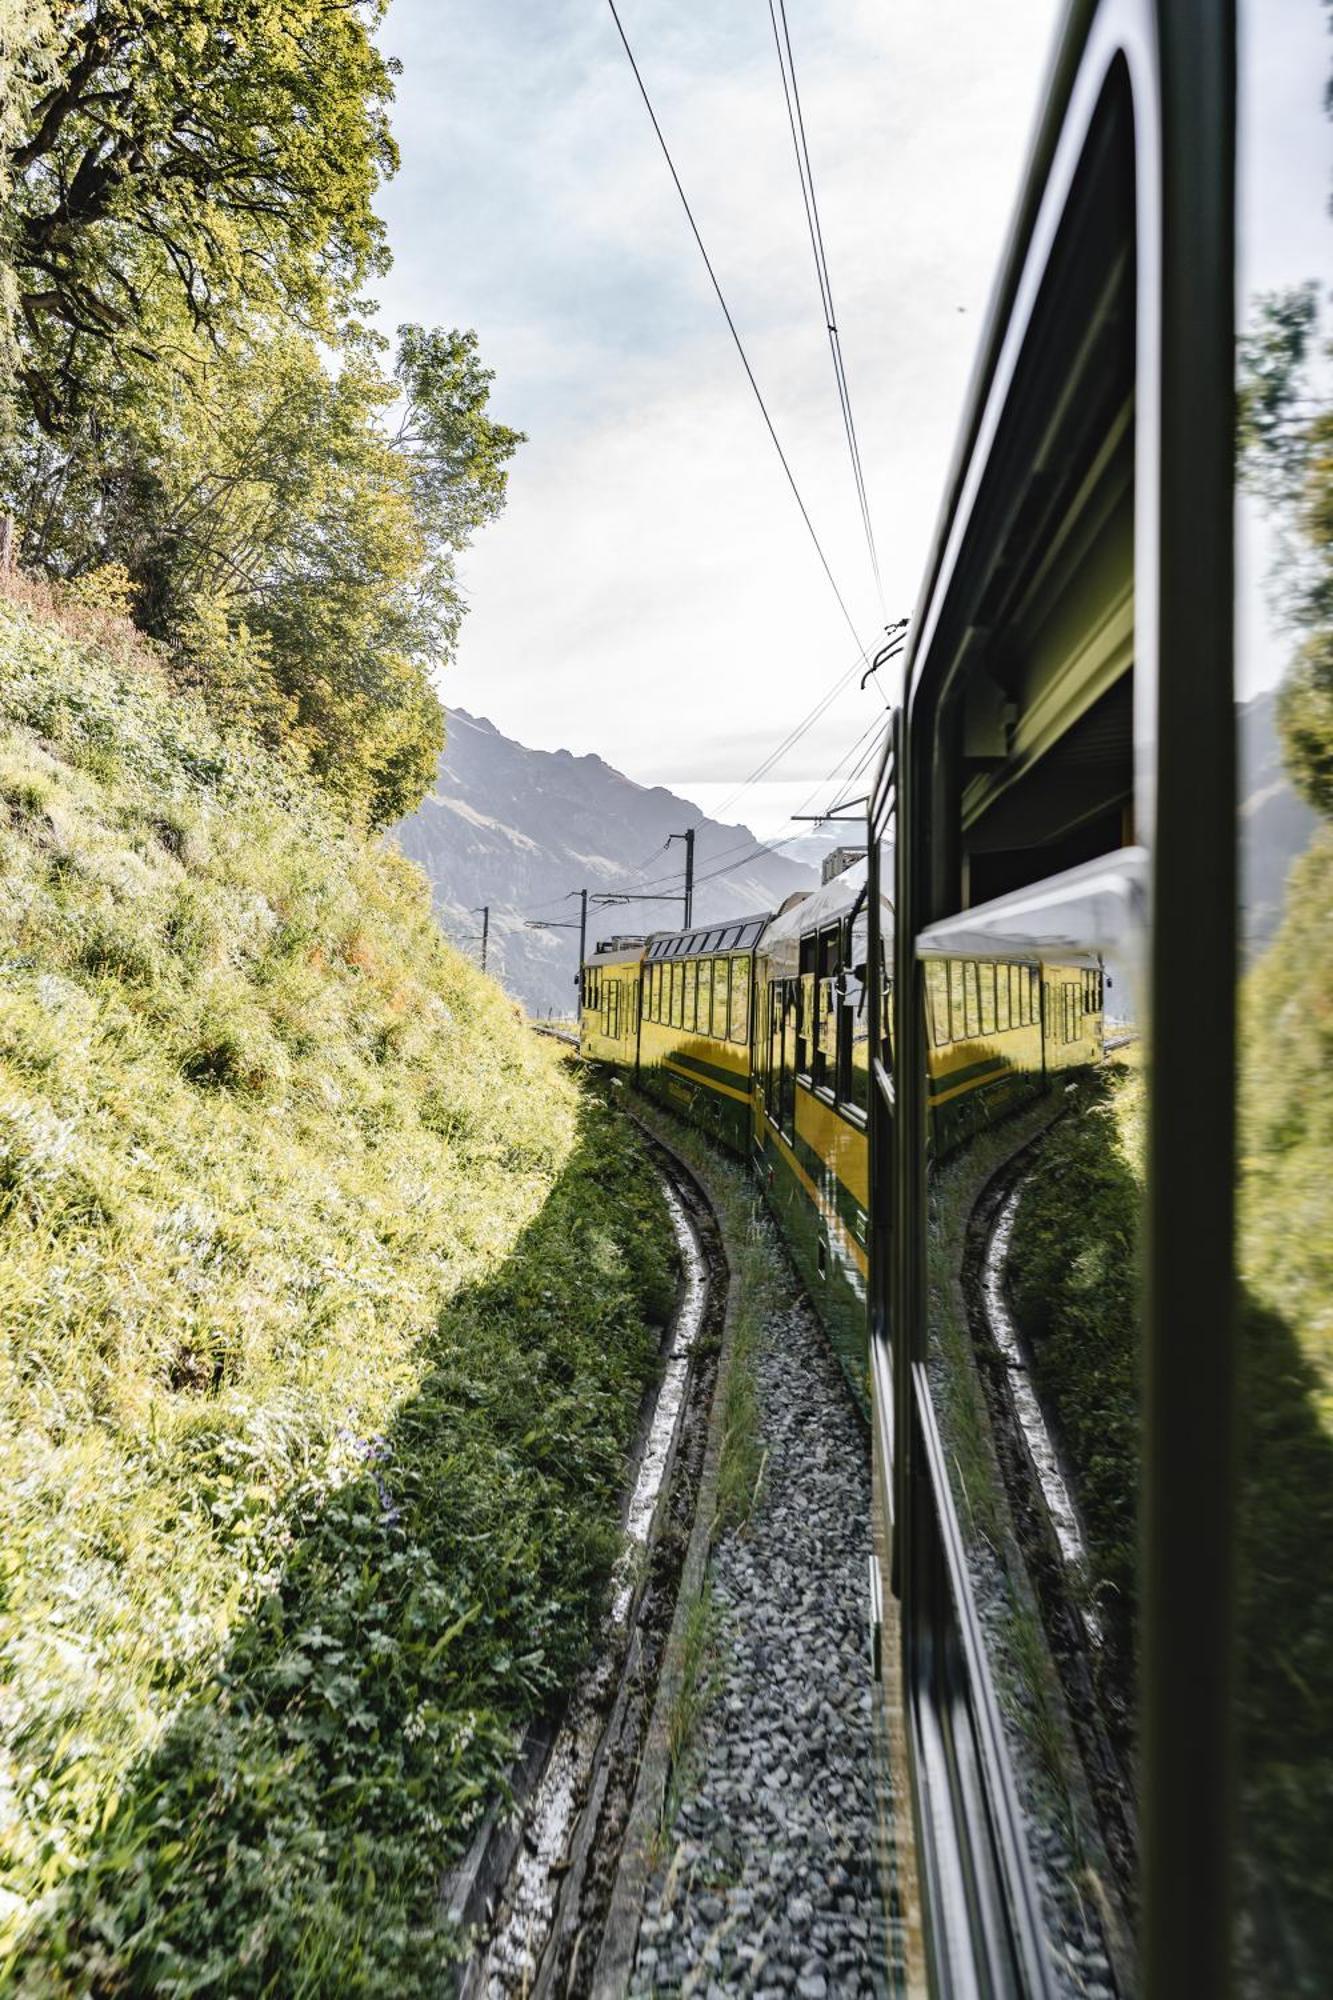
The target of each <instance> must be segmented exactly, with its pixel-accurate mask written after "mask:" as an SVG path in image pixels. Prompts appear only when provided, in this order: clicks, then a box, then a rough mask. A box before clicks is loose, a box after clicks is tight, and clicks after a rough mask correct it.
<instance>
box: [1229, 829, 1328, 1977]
mask: <svg viewBox="0 0 1333 2000" xmlns="http://www.w3.org/2000/svg"><path fill="white" fill-rule="evenodd" d="M1241 1030H1242V1042H1241V1048H1242V1091H1241V1186H1240V1251H1241V1277H1242V1293H1241V1303H1242V1320H1241V1327H1242V1336H1243V1341H1242V1357H1243V1364H1244V1367H1245V1370H1246V1380H1245V1385H1244V1397H1243V1407H1244V1411H1245V1416H1246V1425H1245V1431H1244V1451H1245V1482H1244V1489H1243V1491H1244V1511H1243V1516H1242V1539H1241V1580H1242V1591H1243V1620H1244V1622H1243V1628H1242V1647H1241V1675H1240V1704H1241V1714H1240V1720H1241V1732H1242V1734H1241V1743H1242V1757H1243V1787H1242V1829H1241V1830H1242V1839H1243V1845H1244V1848H1245V1850H1246V1852H1247V1855H1248V1856H1249V1858H1250V1859H1251V1861H1252V1862H1253V1864H1254V1867H1255V1874H1256V1887H1257V1893H1256V1895H1255V1897H1254V1902H1253V1913H1254V1917H1255V1940H1256V1952H1255V1956H1256V1959H1257V1960H1258V1961H1260V1962H1262V1963H1265V1964H1271V1963H1273V1962H1276V1963H1277V1964H1279V1965H1280V1966H1281V1967H1282V1977H1283V1982H1284V1990H1285V1991H1290V1992H1292V1993H1297V1992H1299V1993H1302V1994H1304V1993H1309V1994H1311V1995H1313V1994H1316V1993H1322V1992H1324V1991H1326V1990H1327V1979H1328V1963H1329V1958H1330V1955H1333V1875H1331V1874H1330V1868H1329V1857H1330V1856H1331V1855H1333V1563H1331V1562H1330V1554H1329V1552H1330V1549H1331V1548H1333V828H1330V827H1328V826H1327V825H1325V826H1324V827H1322V828H1321V829H1320V831H1319V832H1318V833H1316V835H1315V838H1314V840H1313V842H1312V843H1311V845H1310V848H1309V850H1308V851H1307V852H1306V854H1305V855H1303V856H1302V858H1301V859H1300V860H1299V861H1298V862H1297V863H1296V864H1295V866H1294V867H1293V869H1292V871H1291V874H1290V875H1289V877H1288V880H1287V893H1286V901H1285V905H1284V911H1283V921H1282V928H1281V929H1280V931H1279V932H1278V934H1277V937H1276V938H1275V939H1274V941H1273V943H1272V945H1271V946H1270V947H1269V950H1268V952H1267V953H1266V954H1265V956H1264V957H1263V959H1261V960H1260V962H1259V964H1258V965H1257V966H1256V967H1255V969H1254V971H1253V973H1252V974H1251V975H1250V977H1249V979H1248V980H1247V982H1246V985H1245V989H1244V992H1243V995H1242V1008H1241ZM1277 1884H1280V1885H1281V1887H1280V1890H1276V1891H1275V1886H1274V1885H1277ZM1296 1938H1299V1940H1300V1942H1299V1943H1293V1942H1292V1941H1293V1940H1294V1939H1296ZM1288 1950H1290V1956H1289V1957H1288V1956H1286V1954H1287V1952H1288ZM1256 1983H1257V1984H1259V1985H1262V1984H1263V1980H1262V1978H1259V1979H1257V1982H1256Z"/></svg>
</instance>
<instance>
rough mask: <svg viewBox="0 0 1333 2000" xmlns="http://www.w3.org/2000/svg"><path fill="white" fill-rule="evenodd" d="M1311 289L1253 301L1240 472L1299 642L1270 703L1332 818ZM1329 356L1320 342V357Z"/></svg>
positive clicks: (1326, 554) (1327, 488)
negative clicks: (1263, 517)
mask: <svg viewBox="0 0 1333 2000" xmlns="http://www.w3.org/2000/svg"><path fill="white" fill-rule="evenodd" d="M1318 326H1319V308H1318V291H1317V288H1316V287H1315V286H1314V285H1306V286H1301V287H1298V288H1297V289H1296V290H1294V291H1292V292H1286V293H1272V294H1270V295H1268V296H1267V297H1265V298H1261V299H1260V300H1259V301H1258V307H1257V315H1256V320H1255V324H1254V326H1253V328H1252V330H1251V332H1250V333H1249V334H1248V335H1247V337H1246V338H1245V339H1244V340H1243V341H1242V342H1241V351H1240V363H1239V367H1240V379H1239V406H1240V433H1239V445H1240V473H1241V479H1242V481H1243V483H1244V484H1246V485H1247V486H1248V487H1249V489H1250V490H1251V491H1252V492H1253V493H1255V494H1256V495H1257V496H1258V498H1259V499H1260V500H1261V501H1262V503H1263V505H1264V506H1265V508H1266V509H1267V511H1268V512H1269V514H1270V515H1271V516H1272V518H1273V519H1274V521H1275V523H1276V525H1277V529H1278V536H1279V545H1278V558H1277V561H1276V564H1275V567H1274V575H1273V578H1272V585H1273V595H1274V601H1275V603H1276V606H1277V608H1278V609H1279V611H1280V612H1281V614H1282V616H1283V617H1284V618H1285V619H1286V621H1287V622H1288V624H1290V625H1291V626H1292V628H1293V629H1294V630H1295V631H1296V632H1297V633H1298V634H1300V635H1301V644H1300V647H1299V650H1298V652H1297V655H1296V658H1295V660H1294V662H1293V664H1292V667H1291V670H1290V672H1289V674H1288V676H1287V678H1286V681H1285V683H1284V685H1283V687H1282V689H1281V692H1280V695H1279V701H1278V726H1279V729H1280V731H1281V734H1282V741H1283V748H1284V753H1285V756H1286V762H1287V767H1288V770H1289V771H1290V773H1291V777H1292V782H1293V783H1294V784H1295V785H1296V787H1297V789H1298V790H1299V791H1300V792H1301V793H1302V794H1303V795H1304V796H1305V798H1306V799H1307V800H1308V801H1309V803H1310V804H1311V805H1312V806H1313V807H1314V809H1315V811H1316V812H1318V813H1321V814H1322V815H1323V816H1324V818H1326V819H1327V818H1330V817H1333V410H1330V409H1329V408H1328V407H1327V405H1326V403H1325V404H1323V405H1321V404H1320V403H1319V401H1318V400H1317V399H1316V397H1315V395H1314V392H1313V389H1312V385H1311V381H1310V369H1309V363H1310V357H1311V353H1312V350H1314V349H1315V348H1316V345H1317V339H1318ZM1331 355H1333V348H1331V347H1329V346H1328V345H1327V344H1325V347H1324V357H1325V359H1326V360H1327V359H1328V358H1329V357H1330V356H1331Z"/></svg>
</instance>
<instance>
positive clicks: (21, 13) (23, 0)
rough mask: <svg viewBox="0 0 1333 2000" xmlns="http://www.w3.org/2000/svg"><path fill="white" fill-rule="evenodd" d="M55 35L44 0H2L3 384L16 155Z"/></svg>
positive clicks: (11, 297)
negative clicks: (7, 222) (8, 220)
mask: <svg viewBox="0 0 1333 2000" xmlns="http://www.w3.org/2000/svg"><path fill="white" fill-rule="evenodd" d="M53 39H54V30H53V24H52V21H51V16H50V13H49V11H48V9H47V7H46V5H45V4H44V0H0V385H4V384H8V383H9V382H11V381H12V378H13V371H14V367H15V364H16V361H17V356H18V349H17V347H16V345H15V341H14V319H15V315H16V313H17V311H18V280H17V277H16V274H15V271H14V268H13V264H12V261H11V255H10V244H9V237H8V233H7V231H6V229H5V225H4V218H5V216H6V215H7V214H8V212H9V205H10V198H11V195H12V193H13V186H12V174H11V165H10V161H11V155H12V152H13V149H14V147H15V146H16V145H17V144H18V143H19V141H20V140H21V138H22V137H23V133H24V129H25V121H26V119H27V116H28V112H29V109H30V105H31V101H32V98H33V96H34V95H35V93H36V92H37V90H38V89H40V88H41V87H42V85H43V84H45V83H46V82H47V81H48V80H49V78H50V75H51V64H52V60H53V58H52V42H53ZM7 414H8V409H7V405H4V404H0V422H3V421H4V419H5V416H6V415H7Z"/></svg>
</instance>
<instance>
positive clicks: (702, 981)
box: [694, 958, 713, 1035]
mask: <svg viewBox="0 0 1333 2000" xmlns="http://www.w3.org/2000/svg"><path fill="white" fill-rule="evenodd" d="M694 1025H695V1027H696V1028H697V1029H698V1031H699V1033H700V1034H701V1035H711V1034H712V1032H713V961H712V959H711V958H701V959H700V960H699V966H698V970H697V972H696V973H695V982H694Z"/></svg>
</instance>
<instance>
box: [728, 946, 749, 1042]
mask: <svg viewBox="0 0 1333 2000" xmlns="http://www.w3.org/2000/svg"><path fill="white" fill-rule="evenodd" d="M731 1039H732V1041H733V1042H748V1041H749V1039H750V958H749V954H748V952H747V953H746V954H745V955H744V956H743V957H741V958H733V959H732V961H731Z"/></svg>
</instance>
